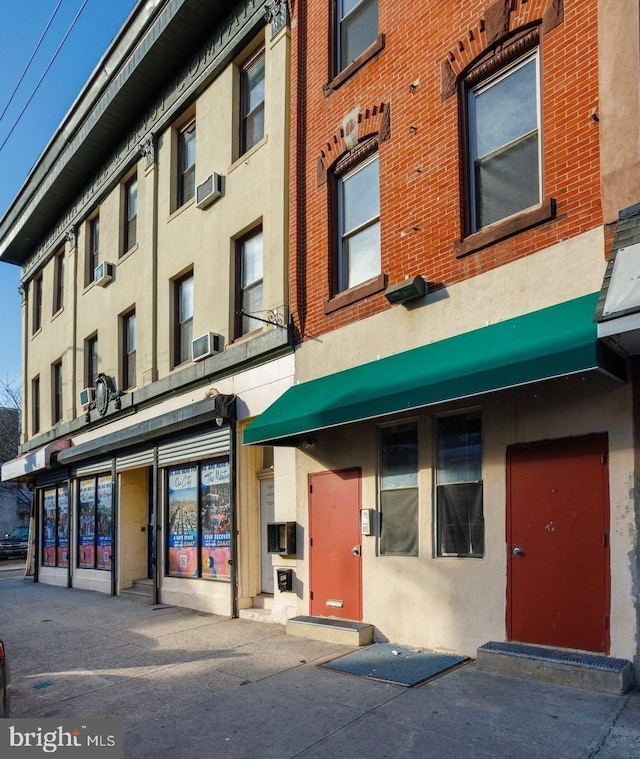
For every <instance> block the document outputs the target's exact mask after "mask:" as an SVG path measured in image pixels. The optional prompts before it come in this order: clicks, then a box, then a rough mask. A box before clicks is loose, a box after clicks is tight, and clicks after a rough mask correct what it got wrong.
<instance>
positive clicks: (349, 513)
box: [309, 469, 362, 621]
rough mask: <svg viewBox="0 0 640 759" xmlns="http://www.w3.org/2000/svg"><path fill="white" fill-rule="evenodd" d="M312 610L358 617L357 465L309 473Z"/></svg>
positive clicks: (330, 615) (359, 580) (360, 590)
mask: <svg viewBox="0 0 640 759" xmlns="http://www.w3.org/2000/svg"><path fill="white" fill-rule="evenodd" d="M309 557H310V565H309V582H310V591H311V614H312V615H313V616H318V617H340V618H342V619H351V620H355V621H359V620H361V619H362V559H361V556H360V469H346V470H343V471H340V472H322V473H320V474H312V475H309Z"/></svg>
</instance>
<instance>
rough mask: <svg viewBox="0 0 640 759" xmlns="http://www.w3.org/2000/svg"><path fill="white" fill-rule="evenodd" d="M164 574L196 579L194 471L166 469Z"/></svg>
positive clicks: (189, 469)
mask: <svg viewBox="0 0 640 759" xmlns="http://www.w3.org/2000/svg"><path fill="white" fill-rule="evenodd" d="M167 483H168V493H167V502H168V521H169V524H168V533H169V534H168V540H167V543H168V545H167V549H168V560H169V567H168V570H167V574H169V575H172V576H174V577H197V576H198V467H197V466H190V467H184V468H180V469H169V470H168V473H167Z"/></svg>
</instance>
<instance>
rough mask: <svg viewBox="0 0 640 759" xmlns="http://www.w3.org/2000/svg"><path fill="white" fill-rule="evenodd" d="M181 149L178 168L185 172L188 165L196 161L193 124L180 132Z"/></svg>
mask: <svg viewBox="0 0 640 759" xmlns="http://www.w3.org/2000/svg"><path fill="white" fill-rule="evenodd" d="M181 139H182V146H181V147H182V149H181V151H180V168H181V170H182V171H183V172H185V171H186V170H187V169H188V168H189V167H190V166H193V165H194V164H195V162H196V128H195V126H192V127H189V129H187V130H186V131H185V132H182V135H181Z"/></svg>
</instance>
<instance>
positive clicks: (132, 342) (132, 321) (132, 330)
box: [127, 314, 136, 353]
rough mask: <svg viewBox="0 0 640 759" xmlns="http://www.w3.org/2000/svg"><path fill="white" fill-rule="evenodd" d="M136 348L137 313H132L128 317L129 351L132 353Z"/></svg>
mask: <svg viewBox="0 0 640 759" xmlns="http://www.w3.org/2000/svg"><path fill="white" fill-rule="evenodd" d="M135 349H136V315H135V314H132V315H131V316H129V317H128V318H127V352H128V353H131V351H134V350H135Z"/></svg>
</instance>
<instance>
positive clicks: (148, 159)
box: [138, 132, 157, 169]
mask: <svg viewBox="0 0 640 759" xmlns="http://www.w3.org/2000/svg"><path fill="white" fill-rule="evenodd" d="M138 147H139V148H140V153H141V154H142V157H143V158H144V159H145V162H144V167H145V169H148V168H149V167H150V166H153V164H154V163H155V162H156V147H157V141H156V138H155V135H154V134H153V133H152V132H149V134H148V135H147V136H146V137H145V138H144V140H142V142H140V144H139V145H138Z"/></svg>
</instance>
